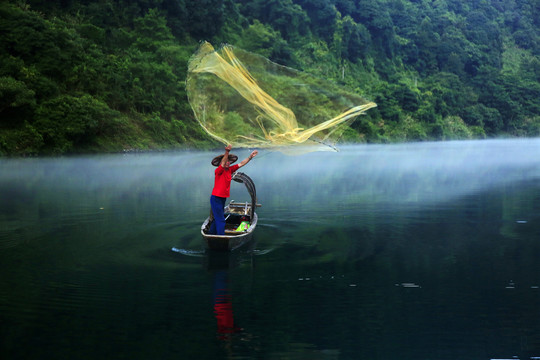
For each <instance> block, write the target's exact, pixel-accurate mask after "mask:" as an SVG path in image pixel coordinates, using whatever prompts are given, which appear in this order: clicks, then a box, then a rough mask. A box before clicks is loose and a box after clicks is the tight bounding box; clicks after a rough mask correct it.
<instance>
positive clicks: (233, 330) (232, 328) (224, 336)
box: [213, 270, 242, 340]
mask: <svg viewBox="0 0 540 360" xmlns="http://www.w3.org/2000/svg"><path fill="white" fill-rule="evenodd" d="M227 275H228V271H227V270H218V271H216V272H215V273H214V296H213V298H214V315H215V317H216V320H217V326H218V338H219V339H220V340H231V336H232V335H233V334H237V333H240V332H241V331H242V329H241V328H239V327H237V326H236V325H235V323H234V316H233V309H232V295H231V293H230V290H229V284H228V282H229V281H228V276H227Z"/></svg>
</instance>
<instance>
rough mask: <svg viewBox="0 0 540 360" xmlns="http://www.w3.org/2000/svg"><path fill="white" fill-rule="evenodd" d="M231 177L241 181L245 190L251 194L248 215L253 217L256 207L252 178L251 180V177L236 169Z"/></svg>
mask: <svg viewBox="0 0 540 360" xmlns="http://www.w3.org/2000/svg"><path fill="white" fill-rule="evenodd" d="M232 179H233V180H234V181H236V182H238V183H243V184H244V185H245V186H246V188H247V191H248V192H249V195H250V196H251V213H250V214H249V215H250V217H251V218H252V219H253V216H254V215H255V208H256V207H257V190H256V189H255V184H254V183H253V180H251V178H250V177H249V176H247V175H246V174H244V173H243V172H238V171H237V172H235V173H234V175H233V177H232Z"/></svg>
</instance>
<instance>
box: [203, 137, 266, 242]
mask: <svg viewBox="0 0 540 360" xmlns="http://www.w3.org/2000/svg"><path fill="white" fill-rule="evenodd" d="M231 149H232V146H231V145H227V147H226V148H225V154H223V155H219V156H216V157H215V158H214V159H213V160H212V165H214V166H217V169H216V171H215V176H216V177H215V180H214V189H213V190H212V196H210V206H211V207H212V214H213V215H214V221H212V224H211V225H210V231H209V233H210V234H217V235H225V214H224V213H223V209H224V208H225V200H226V199H227V198H228V197H229V195H230V189H231V180H232V174H234V172H235V171H236V170H238V169H239V168H241V167H242V166H244V165H246V164H247V163H248V162H250V161H251V159H253V158H254V157H255V156H256V155H257V154H258V151H257V150H255V151H253V152H252V153H251V154H250V155H249V156H248V157H247V158H245V159H244V160H242V161H241V162H240V163H238V164H237V165H233V166H231V163H233V162H235V161H236V160H238V156H236V155H233V154H229V151H231Z"/></svg>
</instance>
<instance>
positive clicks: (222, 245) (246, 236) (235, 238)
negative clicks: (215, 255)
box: [201, 213, 258, 251]
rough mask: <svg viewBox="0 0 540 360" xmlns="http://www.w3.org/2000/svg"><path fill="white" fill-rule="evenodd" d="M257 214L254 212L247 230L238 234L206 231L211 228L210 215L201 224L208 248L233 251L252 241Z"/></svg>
mask: <svg viewBox="0 0 540 360" xmlns="http://www.w3.org/2000/svg"><path fill="white" fill-rule="evenodd" d="M257 220H258V217H257V214H256V213H254V214H253V218H252V220H251V224H250V227H249V229H248V230H247V231H243V232H239V233H238V234H230V235H229V234H226V235H210V234H207V233H206V229H208V228H209V223H210V217H208V218H207V219H206V220H205V221H204V223H203V224H202V226H201V235H202V237H203V239H204V245H205V248H206V249H207V250H213V251H233V250H235V249H238V248H239V247H241V246H242V245H244V244H246V243H248V242H250V241H251V240H252V238H253V232H254V231H255V228H256V227H257Z"/></svg>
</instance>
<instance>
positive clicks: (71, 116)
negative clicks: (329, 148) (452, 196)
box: [0, 0, 540, 155]
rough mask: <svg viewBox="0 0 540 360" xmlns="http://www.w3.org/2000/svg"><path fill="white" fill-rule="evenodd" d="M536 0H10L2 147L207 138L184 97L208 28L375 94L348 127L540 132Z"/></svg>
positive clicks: (397, 133) (461, 135)
mask: <svg viewBox="0 0 540 360" xmlns="http://www.w3.org/2000/svg"><path fill="white" fill-rule="evenodd" d="M539 29H540V0H472V1H460V0H434V1H431V0H414V1H412V0H115V1H113V0H99V1H88V0H55V1H51V0H47V1H46V0H26V1H24V0H18V1H2V2H0V34H2V35H1V36H0V94H1V95H0V154H4V155H6V154H7V155H31V154H48V153H55V154H59V153H72V152H89V151H122V150H125V149H167V148H179V147H204V146H212V145H215V143H213V144H212V143H211V142H210V140H209V138H208V136H206V134H205V133H204V132H203V131H202V129H201V128H200V126H199V125H198V123H197V122H196V120H195V119H194V117H193V113H192V111H191V108H190V106H189V104H188V102H187V97H186V91H185V83H184V82H185V78H186V71H187V61H188V59H189V57H190V56H191V54H192V53H193V51H195V49H196V48H197V46H198V43H199V41H201V40H208V41H210V42H211V43H213V44H215V45H219V44H220V43H229V44H232V45H236V46H238V47H241V48H243V49H245V50H249V51H252V52H255V53H258V54H261V55H264V56H266V57H268V58H270V59H271V60H273V61H275V62H277V63H280V64H283V65H287V66H290V67H293V68H296V69H300V70H303V71H305V72H308V73H311V74H314V75H316V76H319V77H324V78H327V79H330V80H333V81H334V82H336V83H338V84H341V85H343V86H344V87H346V88H348V89H349V90H350V91H352V92H355V93H357V94H360V95H361V96H363V97H365V98H367V99H369V100H372V101H375V102H376V103H377V104H378V107H377V108H375V109H372V110H369V112H368V114H367V115H366V116H362V117H360V118H359V119H358V120H357V121H356V122H354V123H353V125H352V128H353V130H354V132H350V131H349V132H348V133H349V134H350V133H354V136H349V140H354V141H362V142H392V141H416V140H447V139H467V138H485V137H497V136H539V135H540V100H539V99H540V60H539V59H540V58H539V55H540V30H539Z"/></svg>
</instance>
